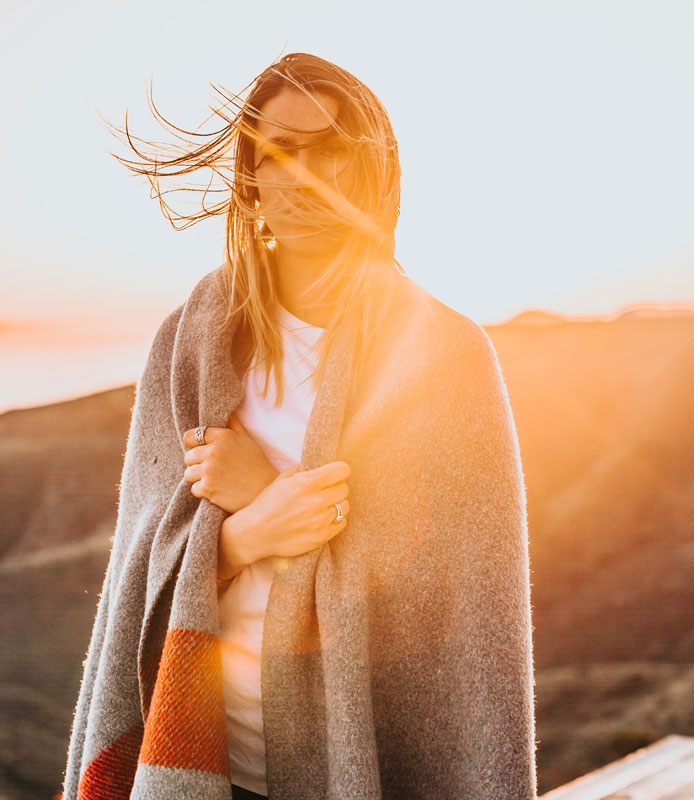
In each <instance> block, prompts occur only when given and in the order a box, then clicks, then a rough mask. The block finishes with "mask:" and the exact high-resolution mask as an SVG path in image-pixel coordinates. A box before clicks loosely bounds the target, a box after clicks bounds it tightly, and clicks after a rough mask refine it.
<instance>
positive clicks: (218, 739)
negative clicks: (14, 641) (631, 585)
mask: <svg viewBox="0 0 694 800" xmlns="http://www.w3.org/2000/svg"><path fill="white" fill-rule="evenodd" d="M227 101H228V102H227V103H225V105H224V106H223V107H222V108H220V109H218V110H217V112H216V113H217V114H218V115H219V116H220V117H221V118H222V119H223V122H224V125H223V127H222V129H221V130H220V131H217V132H216V133H215V134H212V135H210V136H203V138H202V143H198V141H197V137H199V136H200V134H191V137H193V141H192V142H189V143H188V144H186V145H181V146H180V147H179V149H178V150H177V151H176V152H175V153H174V154H173V155H170V157H168V158H165V157H163V155H162V153H161V147H160V146H158V147H155V148H153V149H152V148H150V149H147V146H146V143H144V142H142V141H141V140H135V139H134V138H133V137H132V136H131V135H130V133H129V131H127V127H126V131H125V133H126V135H127V137H128V141H129V142H130V144H131V145H132V147H133V148H134V149H135V151H136V153H137V156H138V157H137V160H135V159H133V160H126V159H121V160H123V161H124V162H125V163H126V164H127V165H128V166H129V167H130V168H131V169H133V170H134V171H136V172H139V173H140V174H144V175H146V176H148V178H149V179H150V180H151V182H152V185H153V187H154V189H155V192H156V194H157V196H158V197H159V199H160V201H161V203H162V208H163V209H164V210H165V212H166V213H167V216H169V219H170V220H171V221H172V222H175V221H179V220H183V221H184V224H189V223H191V222H195V221H197V220H198V219H201V218H203V217H205V216H209V215H214V214H225V215H226V218H227V234H228V235H227V253H226V259H225V264H224V266H223V267H221V268H220V269H219V270H216V271H215V272H212V273H210V274H209V275H207V276H206V277H205V278H204V279H203V280H202V281H200V283H199V284H198V285H197V286H196V287H195V289H194V290H193V292H192V293H191V296H190V297H189V299H188V301H187V302H186V303H185V304H184V305H183V306H182V307H181V308H179V309H176V311H174V312H173V313H172V314H171V315H170V316H169V317H168V318H167V319H166V320H165V321H164V323H163V324H162V326H161V328H160V330H159V332H158V333H157V336H156V338H155V341H154V343H153V345H152V349H151V352H150V356H149V359H148V362H147V365H146V367H145V370H144V373H143V375H142V378H141V380H140V382H139V384H138V391H137V398H136V404H135V408H134V411H133V419H132V423H131V430H130V436H129V440H128V448H127V452H126V458H125V464H124V469H123V479H122V482H121V494H120V505H119V515H118V525H117V529H116V535H115V538H114V545H113V551H112V554H111V559H110V562H109V567H108V571H107V574H106V578H105V582H104V589H103V592H102V596H101V600H100V603H99V609H98V612H97V618H96V622H95V626H94V632H93V635H92V642H91V645H90V648H89V653H88V658H87V661H86V665H85V675H84V679H83V682H82V688H81V692H80V698H79V701H78V705H77V710H76V714H75V720H74V723H73V732H72V739H71V744H70V752H69V758H68V768H67V775H66V781H65V794H64V796H65V800H72V798H77V797H79V798H90V799H91V798H106V797H108V798H120V797H137V798H170V797H186V798H189V797H190V798H228V797H229V796H230V795H231V796H232V797H233V798H234V800H237V798H254V797H258V796H260V797H265V796H266V797H269V798H272V800H275V799H278V800H287V799H288V798H297V799H298V798H302V800H303V799H304V798H384V799H385V798H446V799H447V800H448V798H470V800H472V798H474V800H486V799H488V800H492V798H494V800H498V798H501V797H503V798H519V799H520V798H523V800H525V799H526V798H534V797H535V796H536V789H535V759H534V750H535V745H534V714H533V680H532V641H531V624H530V598H529V574H528V554H527V529H526V517H525V494H524V484H523V475H522V470H521V462H520V455H519V450H518V441H517V437H516V433H515V428H514V424H513V418H512V415H511V411H510V407H509V402H508V396H507V393H506V389H505V386H504V383H503V379H502V376H501V373H500V370H499V365H498V362H497V359H496V355H495V353H494V349H493V347H492V345H491V342H490V340H489V339H488V337H487V336H486V334H485V333H484V331H483V330H482V329H481V328H480V327H479V326H477V325H476V324H475V323H474V322H472V321H471V320H469V319H467V318H466V317H464V316H462V315H460V314H458V313H456V312H455V311H453V310H452V309H450V308H448V307H447V306H445V305H444V304H442V303H440V302H438V301H437V300H435V299H434V298H433V297H431V296H429V295H427V294H426V293H425V292H424V291H423V290H421V289H420V288H419V287H417V286H416V285H415V284H413V283H412V282H411V281H409V280H408V279H407V278H406V277H405V276H404V274H403V273H402V272H401V270H400V269H399V268H397V265H396V262H395V261H394V258H393V248H394V229H395V223H396V220H397V215H398V206H399V178H400V168H399V162H398V156H397V146H396V142H395V139H394V136H393V133H392V130H391V126H390V123H389V120H388V117H387V114H386V112H385V110H384V109H383V106H382V105H381V103H380V102H379V100H378V99H377V98H376V97H375V96H374V95H373V93H372V92H370V90H369V89H368V88H367V87H365V86H364V84H362V83H361V82H359V81H358V80H357V79H356V78H354V77H353V76H352V75H350V74H349V73H347V72H345V71H344V70H342V69H340V68H339V67H336V66H335V65H333V64H330V63H329V62H327V61H324V60H322V59H319V58H317V57H315V56H311V55H307V54H301V53H297V54H291V55H288V56H285V57H284V58H282V59H281V60H279V61H278V62H277V63H275V64H273V65H272V66H270V67H269V68H268V69H267V70H265V71H264V72H263V73H262V74H261V75H260V76H259V77H258V78H257V79H256V80H255V81H254V83H253V86H252V88H251V91H250V93H249V94H248V96H247V98H246V100H245V101H243V102H241V101H240V99H239V97H238V96H230V97H228V98H227ZM230 106H231V107H232V108H235V109H236V110H235V111H234V113H229V112H228V109H229V107H230ZM178 134H179V136H180V135H181V131H180V130H179V131H178ZM201 168H207V169H210V170H212V173H213V176H214V177H216V178H217V179H218V181H219V180H221V184H220V185H218V187H217V189H218V190H219V191H221V197H222V199H221V200H220V201H219V202H218V203H216V204H215V203H212V204H209V202H208V201H209V194H210V192H212V191H214V188H210V187H212V183H211V184H210V187H208V188H207V189H205V190H204V191H205V194H204V197H203V201H204V202H203V208H202V211H200V212H199V213H197V214H190V215H187V216H186V215H180V214H179V215H177V214H176V213H175V212H174V211H173V209H172V207H171V206H170V205H169V204H168V202H167V201H165V200H164V194H165V193H164V192H163V191H162V190H161V186H160V180H161V179H162V178H165V177H169V178H178V177H179V176H180V175H183V174H186V173H189V172H193V171H196V170H199V169H201Z"/></svg>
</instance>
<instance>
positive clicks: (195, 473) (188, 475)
mask: <svg viewBox="0 0 694 800" xmlns="http://www.w3.org/2000/svg"><path fill="white" fill-rule="evenodd" d="M183 477H184V478H185V479H186V480H187V481H188V483H195V481H199V480H200V479H201V478H202V466H201V465H200V464H194V465H193V466H192V467H188V469H186V470H185V471H184V472H183Z"/></svg>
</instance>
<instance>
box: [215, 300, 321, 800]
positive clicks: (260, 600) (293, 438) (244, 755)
mask: <svg viewBox="0 0 694 800" xmlns="http://www.w3.org/2000/svg"><path fill="white" fill-rule="evenodd" d="M278 315H279V325H280V330H281V332H282V340H283V347H284V359H283V364H282V375H283V390H284V398H283V403H282V405H281V406H280V407H279V408H274V407H273V403H274V401H275V397H276V393H275V382H274V375H273V376H272V377H271V379H270V383H269V387H268V394H267V398H266V399H263V398H262V389H263V383H264V371H263V370H262V369H256V368H255V367H256V362H255V358H254V360H253V362H252V364H251V367H250V369H249V371H248V372H247V374H246V379H245V381H246V393H245V397H244V400H243V402H242V403H241V405H240V406H239V408H238V409H237V412H236V414H237V416H238V418H239V420H240V421H241V423H242V424H243V426H244V427H245V428H246V430H247V431H248V432H249V433H250V434H251V436H253V438H254V439H255V440H256V441H257V442H258V443H259V444H260V445H261V447H262V448H263V451H264V453H265V455H266V456H267V458H268V460H269V461H270V463H271V464H272V465H273V466H274V467H275V469H277V470H279V471H280V472H281V471H282V470H284V469H287V467H289V466H291V465H292V464H298V463H299V462H300V461H301V450H302V446H303V441H304V434H305V431H306V424H307V422H308V418H309V414H310V413H311V408H312V407H313V401H314V400H315V393H314V391H313V387H312V380H311V378H310V377H309V376H310V375H312V373H313V372H314V370H315V368H316V365H317V363H318V353H317V349H316V350H314V351H313V352H311V353H307V350H308V348H309V347H311V346H312V345H313V344H314V343H315V342H316V341H317V340H318V338H319V337H320V335H321V334H322V332H323V328H318V327H315V326H313V325H308V323H306V322H304V321H303V320H300V319H299V318H298V317H295V316H294V315H293V314H291V313H290V312H289V311H288V310H287V309H286V308H284V306H279V309H278ZM306 378H308V380H305V379H306ZM302 381H303V384H302ZM299 384H301V385H299ZM274 569H275V558H274V557H270V558H264V559H261V560H260V561H256V562H255V563H253V564H251V565H249V566H248V567H246V568H245V569H243V570H242V571H241V572H240V573H239V574H238V575H237V576H236V577H235V578H234V579H233V581H232V582H231V583H230V584H229V585H228V587H226V588H225V589H224V590H223V591H222V592H221V593H220V596H219V621H220V627H221V641H222V674H223V679H224V699H225V706H226V721H227V740H228V744H229V765H230V768H231V780H232V783H234V784H236V785H237V786H242V787H243V788H244V789H249V790H250V791H252V792H257V793H258V794H262V795H267V782H266V775H265V740H264V737H263V715H262V706H261V690H260V653H261V646H262V641H263V622H264V619H265V609H266V608H267V601H268V596H269V594H270V585H271V584H272V578H273V575H274Z"/></svg>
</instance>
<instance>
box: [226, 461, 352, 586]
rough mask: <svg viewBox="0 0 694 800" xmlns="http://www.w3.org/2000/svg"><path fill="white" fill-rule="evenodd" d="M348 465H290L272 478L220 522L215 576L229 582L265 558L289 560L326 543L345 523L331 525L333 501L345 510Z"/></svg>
mask: <svg viewBox="0 0 694 800" xmlns="http://www.w3.org/2000/svg"><path fill="white" fill-rule="evenodd" d="M349 474H350V468H349V466H348V465H347V464H346V463H345V462H344V461H332V462H330V463H328V464H324V465H323V466H321V467H317V468H316V469H312V470H304V471H303V472H301V471H299V465H298V464H294V465H292V466H291V467H289V468H287V469H286V470H284V471H283V472H280V473H279V475H278V476H277V478H275V480H274V481H272V482H271V483H270V484H269V486H267V487H266V488H265V489H263V491H261V492H260V494H259V495H258V496H257V497H256V498H255V500H253V501H252V502H251V503H249V504H248V505H247V506H244V507H243V508H241V509H239V510H238V511H237V512H236V513H234V514H232V515H231V516H230V517H227V519H226V520H225V521H224V522H223V523H222V528H221V531H220V539H219V548H218V564H217V579H218V580H219V581H220V582H227V581H229V580H232V579H233V578H234V577H235V576H236V575H237V574H238V573H239V572H241V570H242V569H243V568H244V567H246V566H248V565H249V564H252V563H253V562H254V561H259V560H260V559H263V558H268V557H270V556H283V557H286V558H290V557H293V556H299V555H302V554H303V553H308V552H309V551H310V550H315V549H316V548H318V547H321V545H323V544H325V543H326V542H328V541H329V540H330V539H332V538H333V537H334V536H335V535H336V534H338V533H340V531H342V530H344V528H345V526H346V525H347V520H346V518H345V519H344V520H342V521H341V522H338V523H335V522H334V519H335V517H336V514H337V510H336V509H335V503H339V504H340V507H341V508H342V513H343V514H344V515H345V517H347V515H348V514H349V501H348V500H347V494H348V492H349V488H348V486H347V483H345V480H346V479H347V477H349Z"/></svg>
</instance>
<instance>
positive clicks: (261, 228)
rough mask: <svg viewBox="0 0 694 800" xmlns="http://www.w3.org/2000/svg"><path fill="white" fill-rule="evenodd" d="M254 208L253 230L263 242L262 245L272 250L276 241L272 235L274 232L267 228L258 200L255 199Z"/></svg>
mask: <svg viewBox="0 0 694 800" xmlns="http://www.w3.org/2000/svg"><path fill="white" fill-rule="evenodd" d="M255 210H256V218H255V230H256V233H257V234H258V236H259V237H260V240H261V241H262V243H263V246H264V247H265V248H266V249H267V250H273V249H274V247H275V245H276V244H277V241H276V239H275V237H274V234H273V233H272V231H271V230H270V228H268V225H267V222H266V221H265V217H264V216H263V213H262V211H261V210H260V201H259V200H256V201H255Z"/></svg>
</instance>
